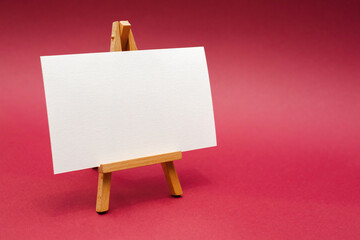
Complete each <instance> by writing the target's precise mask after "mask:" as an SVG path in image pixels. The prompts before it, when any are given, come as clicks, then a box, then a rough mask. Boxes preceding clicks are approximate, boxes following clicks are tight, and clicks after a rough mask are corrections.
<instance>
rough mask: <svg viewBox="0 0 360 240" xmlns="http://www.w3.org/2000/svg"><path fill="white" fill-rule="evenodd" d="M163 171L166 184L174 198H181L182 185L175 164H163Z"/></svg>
mask: <svg viewBox="0 0 360 240" xmlns="http://www.w3.org/2000/svg"><path fill="white" fill-rule="evenodd" d="M161 166H162V169H163V171H164V174H165V178H166V182H167V184H168V186H169V190H170V194H171V195H172V196H181V194H182V193H183V191H182V189H181V185H180V181H179V178H178V175H177V173H176V170H175V165H174V162H173V161H171V162H164V163H161Z"/></svg>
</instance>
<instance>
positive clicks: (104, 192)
mask: <svg viewBox="0 0 360 240" xmlns="http://www.w3.org/2000/svg"><path fill="white" fill-rule="evenodd" d="M110 187H111V173H101V172H99V179H98V190H97V199H96V212H98V213H102V212H106V211H108V210H109V201H110Z"/></svg>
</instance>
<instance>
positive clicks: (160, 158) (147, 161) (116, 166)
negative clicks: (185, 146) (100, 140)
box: [99, 152, 182, 173]
mask: <svg viewBox="0 0 360 240" xmlns="http://www.w3.org/2000/svg"><path fill="white" fill-rule="evenodd" d="M181 158H182V153H181V152H173V153H165V154H159V155H154V156H150V157H142V158H135V159H131V160H125V161H120V162H114V163H107V164H101V165H100V167H99V173H109V172H115V171H119V170H124V169H129V168H136V167H143V166H148V165H153V164H158V163H165V162H170V161H175V160H179V159H181Z"/></svg>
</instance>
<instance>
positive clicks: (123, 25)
mask: <svg viewBox="0 0 360 240" xmlns="http://www.w3.org/2000/svg"><path fill="white" fill-rule="evenodd" d="M133 50H137V46H136V43H135V40H134V36H133V34H132V31H131V25H130V23H129V22H128V21H116V22H113V24H112V31H111V42H110V52H114V51H133ZM181 158H182V153H181V152H172V153H165V154H160V155H154V156H149V157H142V158H136V159H130V160H125V161H120V162H114V163H107V164H101V165H100V166H99V168H98V171H99V178H98V190H97V200H96V212H98V213H105V212H107V211H108V210H109V201H110V186H111V174H112V172H115V171H119V170H124V169H129V168H136V167H143V166H147V165H152V164H159V163H160V164H161V166H162V169H163V171H164V175H165V178H166V182H167V184H168V187H169V191H170V194H171V195H172V196H175V197H179V196H181V195H182V193H183V192H182V189H181V185H180V181H179V178H178V176H177V173H176V170H175V165H174V162H173V161H175V160H179V159H181Z"/></svg>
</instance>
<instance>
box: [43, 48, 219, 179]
mask: <svg viewBox="0 0 360 240" xmlns="http://www.w3.org/2000/svg"><path fill="white" fill-rule="evenodd" d="M41 65H42V72H43V78H44V86H45V96H46V105H47V112H48V120H49V128H50V140H51V150H52V158H53V165H54V173H62V172H69V171H74V170H80V169H85V168H91V167H96V166H99V165H100V164H102V163H111V162H117V161H122V160H128V159H133V158H138V157H146V156H152V155H156V154H163V153H170V152H175V151H189V150H194V149H199V148H205V147H212V146H216V134H215V123H214V113H213V107H212V100H211V91H210V83H209V75H208V70H207V65H206V58H205V52H204V48H203V47H193V48H174V49H162V50H144V51H141V50H140V51H126V52H106V53H89V54H74V55H59V56H45V57H41Z"/></svg>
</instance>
